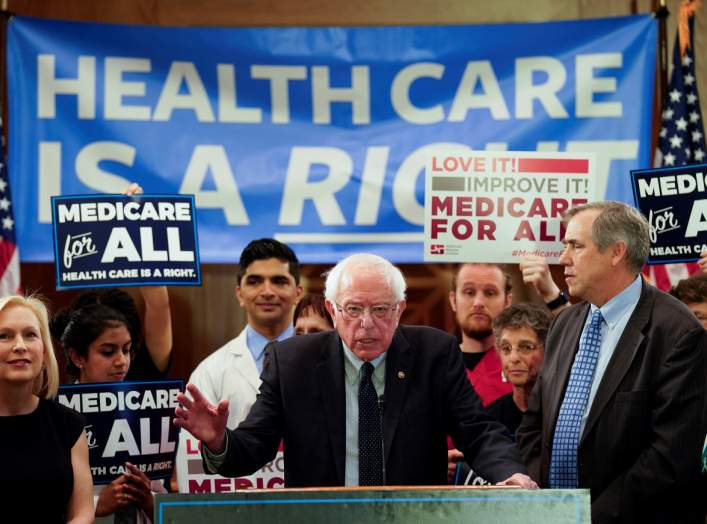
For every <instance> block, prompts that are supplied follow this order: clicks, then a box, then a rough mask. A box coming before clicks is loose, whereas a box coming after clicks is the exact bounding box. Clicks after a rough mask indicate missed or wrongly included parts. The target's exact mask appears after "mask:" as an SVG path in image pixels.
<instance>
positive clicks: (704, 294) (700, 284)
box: [670, 273, 707, 328]
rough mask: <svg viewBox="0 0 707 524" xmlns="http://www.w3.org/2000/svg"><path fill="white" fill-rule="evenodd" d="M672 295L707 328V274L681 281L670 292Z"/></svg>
mask: <svg viewBox="0 0 707 524" xmlns="http://www.w3.org/2000/svg"><path fill="white" fill-rule="evenodd" d="M670 294H671V295H673V296H674V297H675V298H677V299H678V300H679V301H680V302H683V303H684V304H685V305H686V306H687V307H688V308H689V309H690V311H692V312H693V313H694V314H695V316H696V317H697V320H699V321H700V323H701V324H702V326H703V327H705V328H707V274H704V273H700V274H697V275H692V276H691V277H690V278H686V279H684V280H681V281H680V282H678V285H677V286H675V287H674V288H672V289H671V290H670Z"/></svg>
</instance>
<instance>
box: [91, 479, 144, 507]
mask: <svg viewBox="0 0 707 524" xmlns="http://www.w3.org/2000/svg"><path fill="white" fill-rule="evenodd" d="M133 502H135V498H134V495H133V494H132V493H131V492H129V491H128V479H127V478H126V476H125V475H121V476H119V477H118V478H117V479H115V480H114V481H113V482H111V483H110V484H108V485H107V486H106V487H104V488H103V489H102V490H101V494H100V495H98V502H96V517H106V516H108V515H112V514H113V513H115V511H116V510H117V509H118V508H122V507H125V506H127V505H128V504H131V503H133Z"/></svg>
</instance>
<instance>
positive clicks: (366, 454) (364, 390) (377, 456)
mask: <svg viewBox="0 0 707 524" xmlns="http://www.w3.org/2000/svg"><path fill="white" fill-rule="evenodd" d="M373 370H374V368H373V364H371V363H370V362H364V363H363V366H361V382H360V383H359V385H358V484H359V486H381V485H382V484H383V447H382V446H383V440H382V436H381V412H380V406H379V405H378V395H377V394H376V389H375V387H374V386H373V380H372V377H373Z"/></svg>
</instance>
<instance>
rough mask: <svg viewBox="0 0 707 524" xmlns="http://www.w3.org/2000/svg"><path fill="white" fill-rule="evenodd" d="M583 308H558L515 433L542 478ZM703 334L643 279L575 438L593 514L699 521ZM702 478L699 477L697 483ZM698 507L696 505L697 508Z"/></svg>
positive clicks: (706, 378)
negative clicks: (533, 386)
mask: <svg viewBox="0 0 707 524" xmlns="http://www.w3.org/2000/svg"><path fill="white" fill-rule="evenodd" d="M588 312H589V304H588V303H586V302H585V303H582V304H577V305H575V306H572V307H571V308H568V309H566V310H565V311H563V312H562V313H561V314H560V315H559V316H558V317H557V319H556V320H555V321H554V323H553V325H552V326H551V328H550V332H549V333H548V337H547V342H546V344H545V348H546V353H545V364H544V368H543V371H542V373H541V375H540V378H539V380H538V382H537V384H536V386H535V388H534V390H533V392H532V394H531V397H530V401H529V406H528V407H529V409H528V411H527V412H526V414H525V416H524V418H523V422H522V424H521V427H520V428H519V429H518V433H517V438H518V446H519V448H520V450H521V454H522V455H523V458H524V460H525V462H526V465H527V466H528V469H529V472H530V475H531V477H533V478H534V479H535V480H536V481H538V483H539V484H540V485H541V487H547V486H548V473H549V465H550V453H551V449H552V440H553V435H554V429H555V424H556V421H557V416H558V414H559V410H560V405H561V404H562V399H563V398H564V391H565V388H566V386H567V381H568V378H569V374H570V370H571V367H572V363H573V361H574V355H575V354H576V352H577V349H578V345H579V337H580V335H581V332H582V328H583V326H584V322H585V319H586V317H587V314H588ZM706 352H707V335H706V333H705V330H704V329H703V328H702V326H701V325H700V324H699V322H698V321H697V319H695V317H694V316H693V315H692V313H691V312H690V311H689V310H688V309H687V308H686V307H685V306H684V304H682V303H681V302H679V301H677V300H676V299H674V298H673V297H671V296H669V295H667V294H665V293H663V292H661V291H659V290H657V289H656V288H654V287H652V286H649V285H647V284H645V283H644V284H643V289H642V291H641V296H640V299H639V301H638V304H637V305H636V308H635V310H634V312H633V315H632V316H631V318H630V320H629V322H628V324H627V325H626V328H625V330H624V333H623V334H622V336H621V338H620V340H619V343H618V345H617V347H616V350H615V352H614V354H613V356H612V358H611V360H610V362H609V365H608V367H607V369H606V372H605V373H604V376H603V378H602V381H601V384H600V385H599V389H598V390H597V394H596V397H595V398H594V402H593V404H592V406H591V409H590V411H589V416H588V419H587V423H586V427H585V428H584V432H583V434H582V436H581V438H580V443H579V457H578V462H579V477H580V480H579V486H580V487H582V488H590V490H591V499H592V521H593V522H701V524H704V516H702V517H700V514H701V511H702V510H701V508H700V506H701V504H702V500H701V499H704V498H705V497H707V493H705V492H702V493H700V490H701V489H704V484H703V483H702V482H703V481H702V479H701V478H700V470H699V460H698V457H699V450H700V449H701V446H702V442H703V441H704V436H705V421H704V410H705V401H706V400H705V399H706V397H705V390H706V383H707V367H706V362H707V358H706ZM700 485H701V487H700ZM702 515H703V513H702Z"/></svg>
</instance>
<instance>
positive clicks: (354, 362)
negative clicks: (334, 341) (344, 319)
mask: <svg viewBox="0 0 707 524" xmlns="http://www.w3.org/2000/svg"><path fill="white" fill-rule="evenodd" d="M341 345H342V346H343V347H344V356H345V357H346V360H348V362H349V364H351V367H349V366H344V368H345V372H346V374H347V377H346V378H347V379H348V380H349V382H351V383H355V382H356V381H357V380H358V375H359V373H360V372H361V366H363V363H364V361H363V360H361V359H360V358H358V357H357V356H356V354H355V353H354V352H353V351H351V348H349V346H347V345H346V342H344V341H343V340H342V341H341ZM387 354H388V352H387V351H385V352H383V353H382V354H380V355H378V356H377V357H376V358H374V359H373V360H371V364H373V367H374V368H375V369H378V366H380V364H381V363H382V362H383V361H384V360H385V356H386V355H387ZM349 369H350V370H351V371H352V372H353V373H354V374H353V375H349Z"/></svg>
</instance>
